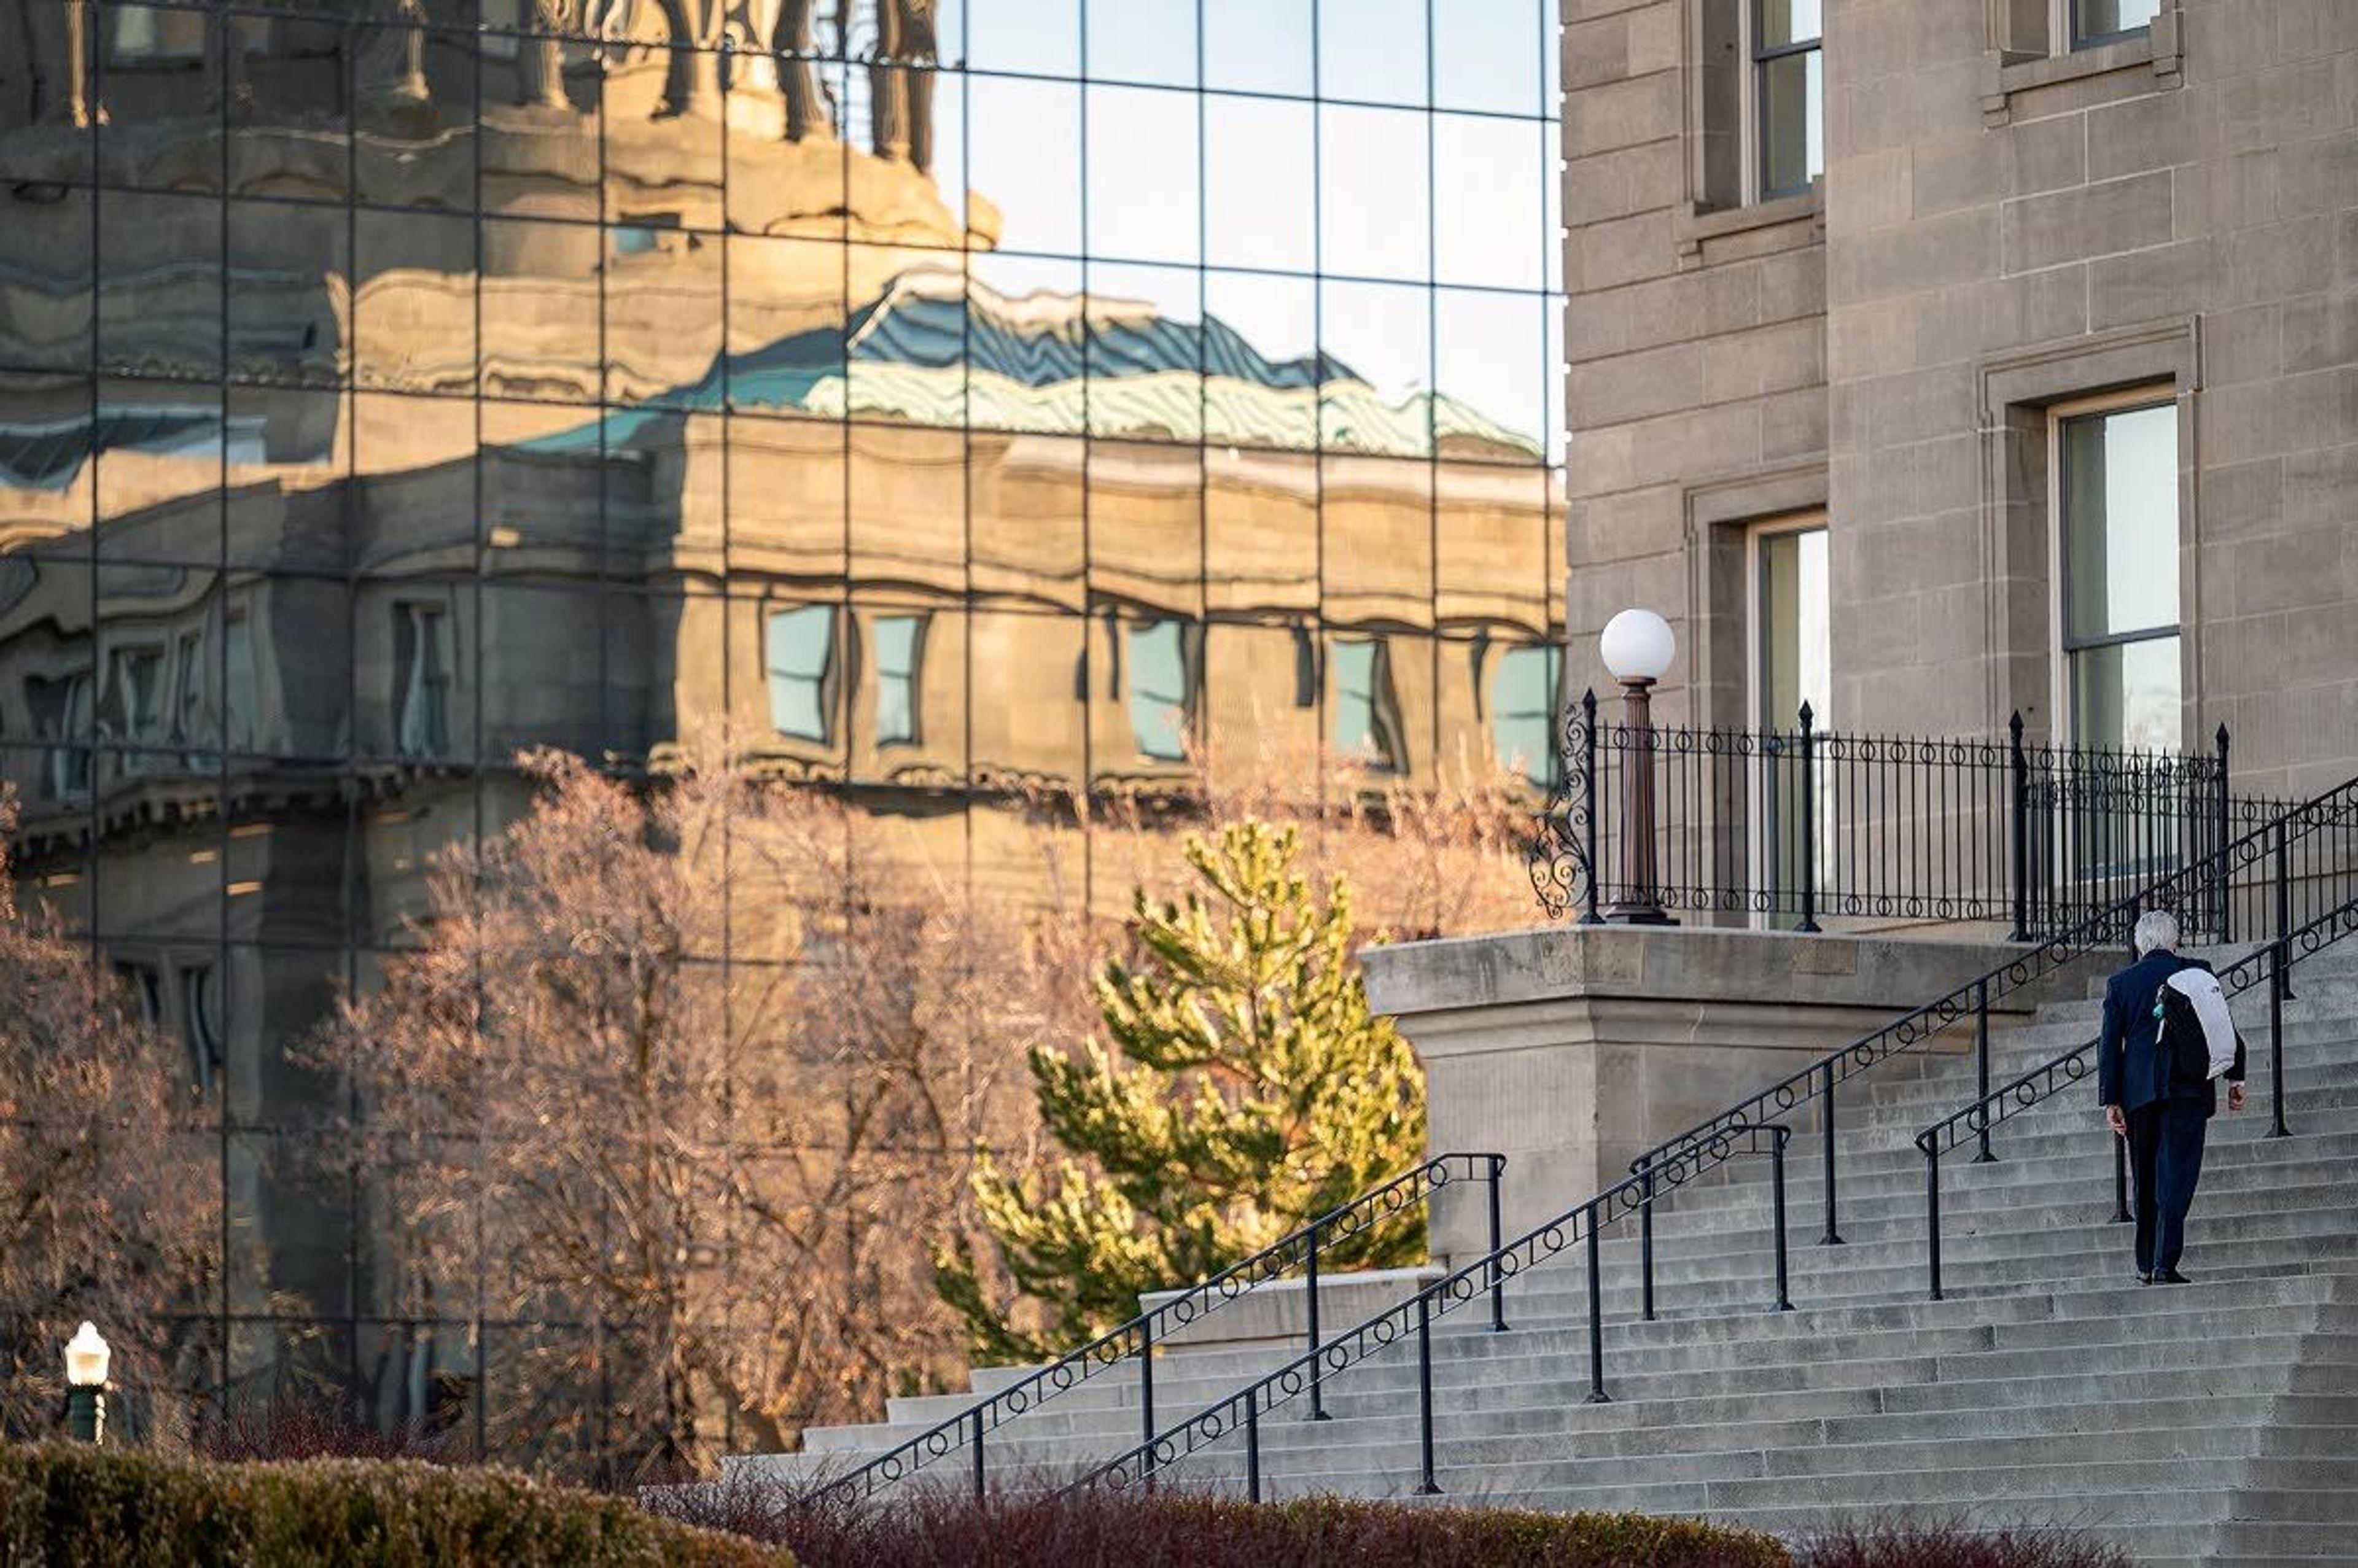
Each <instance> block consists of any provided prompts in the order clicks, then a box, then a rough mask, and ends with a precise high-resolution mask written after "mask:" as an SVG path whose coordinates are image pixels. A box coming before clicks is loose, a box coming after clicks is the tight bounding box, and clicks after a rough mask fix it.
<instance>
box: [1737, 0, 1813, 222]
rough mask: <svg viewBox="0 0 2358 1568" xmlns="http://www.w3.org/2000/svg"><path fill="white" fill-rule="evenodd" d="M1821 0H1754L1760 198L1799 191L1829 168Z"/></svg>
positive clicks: (1755, 165) (1755, 119) (1756, 163)
mask: <svg viewBox="0 0 2358 1568" xmlns="http://www.w3.org/2000/svg"><path fill="white" fill-rule="evenodd" d="M1821 5H1822V0H1753V6H1752V96H1753V124H1754V126H1755V133H1754V134H1755V135H1756V136H1757V137H1758V148H1757V151H1756V154H1755V157H1754V158H1753V170H1754V178H1755V180H1756V182H1757V184H1758V190H1759V195H1760V199H1761V200H1764V201H1765V200H1771V199H1773V198H1776V197H1779V196H1795V195H1799V194H1800V193H1801V192H1802V191H1804V190H1807V189H1809V188H1810V182H1811V181H1812V180H1813V179H1815V178H1817V177H1818V176H1819V175H1821V174H1823V173H1824V172H1825V167H1826V146H1825V60H1824V51H1823V49H1821V48H1820V43H1821V39H1820V35H1821V34H1822V33H1823V31H1824V30H1825V25H1824V22H1823V19H1822V16H1823V14H1822V11H1821Z"/></svg>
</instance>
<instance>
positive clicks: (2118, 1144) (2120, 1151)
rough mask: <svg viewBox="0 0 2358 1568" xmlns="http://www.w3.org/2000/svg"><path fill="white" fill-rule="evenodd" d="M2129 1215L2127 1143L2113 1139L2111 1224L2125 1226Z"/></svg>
mask: <svg viewBox="0 0 2358 1568" xmlns="http://www.w3.org/2000/svg"><path fill="white" fill-rule="evenodd" d="M2130 1219H2131V1216H2130V1214H2129V1141H2128V1140H2127V1139H2125V1138H2122V1137H2119V1136H2117V1135H2115V1137H2114V1139H2113V1223H2114V1224H2115V1225H2126V1224H2128V1223H2129V1222H2130Z"/></svg>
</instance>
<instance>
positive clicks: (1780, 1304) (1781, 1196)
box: [1768, 1127, 1793, 1312]
mask: <svg viewBox="0 0 2358 1568" xmlns="http://www.w3.org/2000/svg"><path fill="white" fill-rule="evenodd" d="M1787 1136H1788V1135H1787V1133H1786V1131H1785V1130H1784V1129H1783V1128H1781V1127H1780V1128H1779V1129H1777V1134H1776V1136H1775V1137H1774V1138H1772V1139H1770V1140H1769V1151H1768V1152H1769V1158H1770V1159H1771V1160H1772V1161H1773V1162H1774V1164H1773V1167H1772V1170H1771V1173H1770V1176H1769V1185H1770V1188H1771V1189H1772V1191H1773V1192H1774V1195H1775V1202H1776V1208H1777V1310H1778V1311H1779V1312H1791V1311H1792V1310H1793V1293H1792V1280H1791V1276H1790V1272H1789V1270H1788V1265H1787V1263H1786V1260H1785V1140H1786V1138H1787Z"/></svg>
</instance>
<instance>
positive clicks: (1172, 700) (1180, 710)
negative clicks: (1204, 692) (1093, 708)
mask: <svg viewBox="0 0 2358 1568" xmlns="http://www.w3.org/2000/svg"><path fill="white" fill-rule="evenodd" d="M1166 629H1167V630H1168V631H1169V633H1171V636H1172V638H1173V640H1174V643H1176V652H1177V654H1178V656H1179V689H1178V691H1177V692H1175V693H1166V692H1160V691H1152V690H1150V689H1148V688H1147V687H1145V686H1143V685H1142V684H1141V682H1140V680H1139V678H1138V676H1139V663H1140V661H1139V657H1138V644H1139V640H1140V639H1141V638H1143V637H1148V636H1152V635H1153V634H1155V633H1160V632H1163V631H1165V630H1166ZM1190 640H1191V639H1190V638H1189V636H1188V622H1187V621H1186V620H1185V619H1184V617H1181V616H1176V615H1163V616H1157V617H1155V618H1154V619H1152V620H1151V621H1125V622H1122V626H1121V655H1122V656H1121V682H1122V687H1123V689H1122V692H1121V701H1122V704H1123V707H1124V709H1125V710H1126V715H1127V717H1128V719H1129V720H1130V743H1131V745H1132V746H1133V747H1135V748H1136V750H1137V752H1138V755H1139V758H1140V760H1141V761H1143V762H1185V761H1186V760H1187V752H1188V747H1189V745H1190V743H1191V742H1192V741H1194V740H1195V661H1194V659H1193V658H1192V657H1191V656H1190V650H1189V646H1188V644H1189V642H1190ZM1140 697H1147V698H1149V699H1150V700H1152V702H1153V703H1154V704H1155V705H1156V706H1157V708H1159V709H1160V710H1162V711H1164V712H1175V713H1176V714H1177V715H1178V722H1177V723H1176V724H1174V725H1173V726H1172V728H1171V734H1170V736H1169V738H1168V739H1167V740H1163V739H1162V738H1160V737H1150V736H1149V735H1148V733H1147V732H1146V730H1144V729H1143V728H1142V727H1141V725H1140V723H1139V713H1138V701H1139V699H1140ZM1165 746H1167V747H1168V748H1169V749H1168V750H1163V749H1161V747H1165Z"/></svg>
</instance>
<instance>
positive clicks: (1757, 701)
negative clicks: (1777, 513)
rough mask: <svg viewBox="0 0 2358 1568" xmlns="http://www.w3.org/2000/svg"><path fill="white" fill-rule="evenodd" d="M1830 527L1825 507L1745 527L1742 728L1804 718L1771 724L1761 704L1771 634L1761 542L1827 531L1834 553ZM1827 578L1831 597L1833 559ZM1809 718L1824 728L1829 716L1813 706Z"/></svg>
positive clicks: (1792, 715)
mask: <svg viewBox="0 0 2358 1568" xmlns="http://www.w3.org/2000/svg"><path fill="white" fill-rule="evenodd" d="M1831 526H1832V520H1831V518H1829V516H1828V515H1827V514H1826V513H1825V512H1824V511H1823V510H1815V511H1810V512H1796V513H1792V514H1789V515H1786V516H1782V517H1770V518H1766V519H1764V520H1762V521H1760V522H1758V523H1755V524H1751V525H1750V526H1748V527H1747V528H1746V529H1745V530H1744V724H1743V726H1742V727H1743V728H1745V729H1747V730H1768V729H1770V728H1777V729H1783V728H1787V727H1790V726H1791V725H1794V724H1797V723H1798V722H1799V721H1800V718H1801V715H1800V712H1799V710H1796V711H1795V712H1793V713H1790V714H1788V715H1786V716H1785V718H1784V719H1783V720H1782V721H1781V722H1780V723H1779V724H1778V725H1776V726H1771V725H1770V724H1769V723H1768V715H1767V714H1766V713H1765V712H1763V711H1762V708H1761V704H1762V702H1763V701H1765V700H1766V697H1767V693H1766V692H1765V691H1763V690H1762V683H1761V678H1760V677H1761V668H1760V653H1761V639H1762V638H1763V637H1764V636H1766V635H1767V634H1768V625H1767V622H1766V620H1765V618H1764V614H1763V611H1764V606H1763V605H1762V604H1761V601H1760V546H1761V543H1762V542H1763V541H1764V540H1767V539H1770V538H1774V537H1777V536H1778V535H1785V534H1812V533H1825V534H1826V535H1827V537H1826V544H1827V547H1828V550H1829V552H1830V553H1831V550H1832V548H1833V535H1832V533H1831V532H1830V529H1831ZM1827 577H1828V579H1829V597H1831V586H1832V583H1831V579H1832V577H1833V563H1832V561H1831V559H1829V561H1828V563H1827ZM1832 624H1833V622H1832V617H1831V616H1830V617H1829V618H1828V628H1829V635H1831V629H1832ZM1828 662H1829V664H1830V665H1831V663H1832V649H1831V648H1829V650H1828ZM1810 719H1811V722H1812V725H1813V726H1814V727H1816V728H1820V729H1823V727H1824V725H1825V721H1826V719H1827V715H1826V714H1825V713H1823V712H1820V711H1818V710H1817V709H1816V708H1812V709H1811V713H1810Z"/></svg>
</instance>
